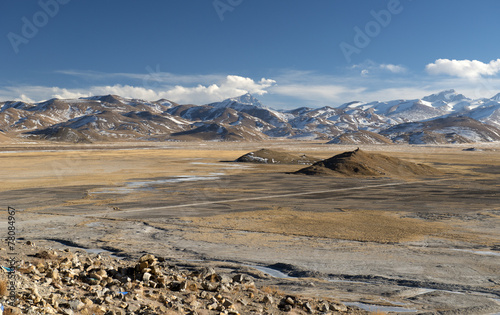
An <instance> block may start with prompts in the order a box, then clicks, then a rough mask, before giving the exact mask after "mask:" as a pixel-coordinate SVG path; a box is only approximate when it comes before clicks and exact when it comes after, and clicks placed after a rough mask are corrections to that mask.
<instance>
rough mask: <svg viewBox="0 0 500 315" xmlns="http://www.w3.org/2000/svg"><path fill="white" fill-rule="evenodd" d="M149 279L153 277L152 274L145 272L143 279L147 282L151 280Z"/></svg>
mask: <svg viewBox="0 0 500 315" xmlns="http://www.w3.org/2000/svg"><path fill="white" fill-rule="evenodd" d="M149 279H151V274H150V273H149V272H145V273H144V274H143V275H142V281H144V282H147V281H149Z"/></svg>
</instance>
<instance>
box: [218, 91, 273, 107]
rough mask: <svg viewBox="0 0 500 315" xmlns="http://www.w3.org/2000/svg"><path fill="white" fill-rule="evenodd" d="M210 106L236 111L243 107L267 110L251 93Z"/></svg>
mask: <svg viewBox="0 0 500 315" xmlns="http://www.w3.org/2000/svg"><path fill="white" fill-rule="evenodd" d="M209 105H210V106H214V107H231V108H234V109H237V108H242V107H245V108H248V107H249V106H251V107H257V108H266V107H265V106H264V105H262V103H261V102H260V101H259V100H258V99H256V98H255V97H253V96H252V95H251V94H250V93H247V94H244V95H241V96H238V97H232V98H228V99H225V100H223V101H222V102H217V103H212V104H209Z"/></svg>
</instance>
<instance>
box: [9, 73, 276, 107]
mask: <svg viewBox="0 0 500 315" xmlns="http://www.w3.org/2000/svg"><path fill="white" fill-rule="evenodd" d="M275 83H276V81H274V80H271V79H266V78H262V79H261V80H259V81H254V80H253V79H251V78H246V77H241V76H237V75H228V76H226V77H225V78H224V79H222V80H220V81H219V82H217V83H213V84H209V85H202V84H199V85H197V86H182V85H176V86H168V85H161V86H158V87H157V88H154V89H153V88H148V87H144V86H133V85H122V84H115V85H102V86H92V87H89V88H88V89H65V88H59V87H45V86H22V87H6V88H4V89H1V90H0V97H1V98H2V99H3V100H23V101H42V100H47V99H50V98H79V97H87V96H92V95H106V94H116V95H120V96H123V97H130V98H138V99H145V100H158V99H161V98H166V99H169V100H172V101H174V102H177V103H194V104H206V103H210V102H216V101H221V100H223V99H226V98H230V97H235V96H239V95H243V94H245V93H251V94H255V95H263V94H265V93H267V89H268V88H269V87H271V86H272V85H274V84H275Z"/></svg>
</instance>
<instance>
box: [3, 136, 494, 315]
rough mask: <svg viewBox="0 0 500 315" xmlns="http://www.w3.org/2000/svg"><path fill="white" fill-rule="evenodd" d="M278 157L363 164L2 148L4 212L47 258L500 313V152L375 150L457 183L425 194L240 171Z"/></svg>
mask: <svg viewBox="0 0 500 315" xmlns="http://www.w3.org/2000/svg"><path fill="white" fill-rule="evenodd" d="M264 147H265V148H269V149H272V150H277V151H284V152H288V153H293V154H296V155H302V154H306V155H307V156H314V157H318V158H322V159H326V158H329V157H332V156H333V155H335V154H339V153H342V152H345V151H349V150H354V149H356V148H357V146H342V145H325V144H321V143H318V142H311V141H309V142H307V141H281V142H280V141H272V142H260V143H247V142H235V143H225V142H197V143H181V142H167V143H165V142H163V143H133V144H130V143H118V144H116V143H115V144H112V143H110V144H106V143H101V144H88V145H74V144H73V145H63V144H60V145H57V144H54V143H48V142H47V143H44V142H38V143H17V144H11V145H9V144H2V147H1V148H0V178H1V179H2V184H1V186H0V200H1V202H0V204H1V205H2V207H3V208H5V209H7V206H10V207H14V208H15V209H17V210H18V217H17V229H18V235H17V236H18V237H19V238H20V239H21V240H24V241H28V240H29V241H32V242H34V243H35V244H37V245H38V246H44V247H51V248H54V249H64V248H73V249H86V250H88V251H92V250H93V251H96V250H98V251H104V252H105V253H106V252H107V253H108V254H113V255H114V256H117V257H120V258H122V259H137V258H138V257H140V256H141V255H143V254H145V253H150V254H154V255H157V256H160V257H164V258H165V259H166V260H168V261H171V262H174V263H175V264H178V265H179V266H188V265H189V266H193V265H195V266H209V267H214V268H229V267H231V268H233V267H234V266H238V268H240V269H241V268H244V269H245V270H247V272H250V273H252V274H253V275H254V276H256V277H257V279H258V284H259V285H266V286H276V287H278V288H279V289H280V290H282V291H284V292H291V293H294V294H300V295H304V296H314V297H327V298H335V299H337V300H338V301H341V302H342V303H345V304H346V305H353V306H357V307H360V308H363V309H366V310H370V311H375V310H379V311H386V312H394V313H403V312H413V313H430V314H433V313H438V312H441V313H439V314H495V313H498V312H500V273H499V270H500V259H499V256H500V230H499V223H500V176H499V174H500V145H499V144H496V143H489V144H483V145H481V144H479V145H476V148H477V149H478V150H475V151H463V149H465V148H467V147H466V146H463V145H449V146H417V145H415V146H411V145H378V146H375V145H373V146H368V145H367V146H360V147H361V149H362V150H363V151H365V152H374V153H383V154H385V155H389V156H391V157H395V158H400V159H402V160H405V161H410V162H415V163H423V164H426V165H428V166H432V167H434V168H436V169H438V170H439V171H441V172H443V173H442V174H439V175H436V176H420V177H411V178H410V177H408V178H404V177H398V178H390V177H384V176H382V177H369V176H365V177H348V176H306V175H297V174H292V172H295V171H297V170H299V169H300V168H302V167H303V166H300V165H286V164H253V163H237V162H234V160H235V159H237V158H238V157H240V156H242V155H243V154H246V153H248V152H250V151H254V150H258V149H261V148H264ZM0 231H7V216H6V215H4V216H2V217H1V218H0ZM0 254H1V257H2V259H3V260H6V259H7V255H6V251H5V249H4V250H2V251H0ZM4 263H5V262H4ZM228 266H229V267H228Z"/></svg>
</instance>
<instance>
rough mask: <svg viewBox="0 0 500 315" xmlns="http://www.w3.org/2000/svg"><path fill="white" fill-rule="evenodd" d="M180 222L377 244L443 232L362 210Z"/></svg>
mask: <svg viewBox="0 0 500 315" xmlns="http://www.w3.org/2000/svg"><path fill="white" fill-rule="evenodd" d="M184 220H190V221H192V222H193V225H197V226H202V227H211V228H220V229H228V230H241V231H252V232H268V233H278V234H283V235H298V236H313V237H322V238H332V239H344V240H355V241H363V242H378V243H393V242H394V243H397V242H404V241H414V240H421V239H423V238H425V237H426V236H429V235H437V234H441V233H443V232H444V231H445V230H446V229H447V227H446V225H444V224H441V223H436V222H425V221H422V220H419V219H413V218H401V217H400V216H399V215H398V214H396V213H393V212H384V211H363V210H359V211H356V210H351V211H345V212H305V211H293V210H290V209H286V208H278V209H274V210H264V211H250V212H240V213H233V214H224V215H217V216H213V217H208V218H184Z"/></svg>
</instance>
